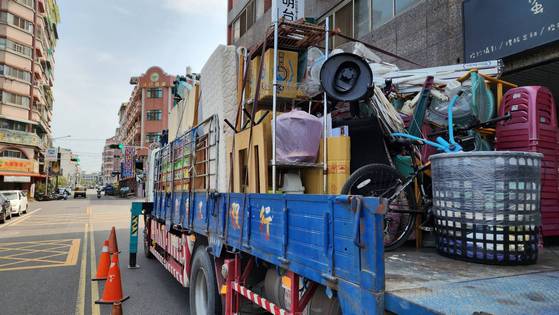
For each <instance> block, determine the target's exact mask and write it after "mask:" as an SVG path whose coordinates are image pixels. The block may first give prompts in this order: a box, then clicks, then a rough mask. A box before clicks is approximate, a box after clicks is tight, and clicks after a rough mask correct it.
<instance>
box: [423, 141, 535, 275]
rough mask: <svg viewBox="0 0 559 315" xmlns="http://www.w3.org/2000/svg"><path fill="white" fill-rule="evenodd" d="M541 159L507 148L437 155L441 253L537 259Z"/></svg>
mask: <svg viewBox="0 0 559 315" xmlns="http://www.w3.org/2000/svg"><path fill="white" fill-rule="evenodd" d="M541 159H542V155H541V154H539V153H527V152H508V151H476V152H463V153H448V154H447V153H443V154H436V155H432V156H431V157H430V160H431V163H432V165H431V168H432V177H433V210H434V216H435V232H436V239H437V251H438V252H439V253H440V254H442V255H444V256H448V257H451V258H457V259H462V260H468V261H473V262H479V263H486V264H498V265H523V264H532V263H535V262H536V260H537V258H538V233H539V225H540V167H541Z"/></svg>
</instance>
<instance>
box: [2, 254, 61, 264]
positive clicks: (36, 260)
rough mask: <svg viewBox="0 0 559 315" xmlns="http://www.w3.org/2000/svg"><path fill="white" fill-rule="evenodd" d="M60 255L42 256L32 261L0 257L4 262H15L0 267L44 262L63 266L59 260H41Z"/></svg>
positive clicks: (30, 259)
mask: <svg viewBox="0 0 559 315" xmlns="http://www.w3.org/2000/svg"><path fill="white" fill-rule="evenodd" d="M60 255H61V254H53V255H48V256H44V257H41V258H39V259H34V258H18V257H0V259H5V260H16V261H15V262H11V263H7V264H3V265H0V267H6V266H11V265H15V264H19V263H21V262H45V263H51V264H58V265H60V264H63V263H64V261H60V260H50V259H43V258H51V257H55V256H60Z"/></svg>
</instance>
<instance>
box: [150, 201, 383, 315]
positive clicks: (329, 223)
mask: <svg viewBox="0 0 559 315" xmlns="http://www.w3.org/2000/svg"><path fill="white" fill-rule="evenodd" d="M159 198H162V199H165V201H163V202H159V203H158V205H159V207H161V209H159V210H157V209H156V210H155V212H154V213H156V214H157V215H158V216H159V219H160V220H166V222H167V223H169V222H170V221H173V222H174V223H176V222H179V223H180V221H181V218H183V219H182V223H183V225H182V226H181V228H182V229H184V230H187V231H192V232H194V233H196V234H197V237H207V239H208V243H209V246H210V247H211V249H212V254H213V255H215V256H220V254H221V249H222V248H223V246H229V247H232V248H235V249H239V250H241V251H243V252H245V253H247V254H250V255H252V256H254V257H257V258H258V259H261V260H265V261H267V262H269V263H271V264H274V265H277V266H281V267H283V268H285V269H288V270H291V271H293V272H295V273H297V274H299V275H301V276H303V277H305V278H307V279H310V280H313V281H315V282H317V283H320V284H322V285H324V286H328V287H331V288H333V289H335V290H337V291H338V294H339V296H340V303H341V306H342V309H343V310H344V314H376V313H381V312H382V308H383V306H382V296H383V290H384V269H383V264H382V259H383V241H382V240H383V234H382V220H383V219H382V218H383V217H382V214H383V205H382V204H381V203H380V202H379V200H378V199H376V198H363V199H362V200H363V203H362V206H361V207H358V205H359V204H358V203H355V202H349V198H348V197H347V196H325V195H272V194H237V193H233V194H206V193H192V194H190V195H188V196H184V195H180V198H179V197H178V195H172V194H161V195H159ZM182 206H184V210H182V209H181V207H182ZM156 208H157V205H156ZM175 208H176V209H177V211H175ZM175 217H178V218H179V219H178V220H176V219H173V218H175ZM168 227H169V226H168ZM164 230H167V229H164ZM161 232H167V231H161ZM160 239H161V240H162V241H164V242H166V243H165V244H166V250H169V245H168V244H169V240H168V239H165V238H161V237H160ZM158 243H159V242H158ZM179 262H180V259H179ZM168 269H169V268H168ZM185 282H187V281H185ZM356 299H357V300H356Z"/></svg>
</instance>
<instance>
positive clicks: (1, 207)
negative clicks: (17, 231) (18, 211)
mask: <svg viewBox="0 0 559 315" xmlns="http://www.w3.org/2000/svg"><path fill="white" fill-rule="evenodd" d="M11 218H12V205H11V204H10V201H9V200H8V199H6V198H4V196H2V195H0V223H4V222H6V220H8V219H11Z"/></svg>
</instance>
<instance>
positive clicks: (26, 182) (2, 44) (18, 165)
mask: <svg viewBox="0 0 559 315" xmlns="http://www.w3.org/2000/svg"><path fill="white" fill-rule="evenodd" d="M59 21H60V16H59V11H58V6H57V3H56V1H55V0H2V1H0V175H1V177H0V189H25V190H29V188H30V186H31V184H32V183H34V182H36V181H39V180H41V179H42V178H44V177H45V171H46V168H45V167H44V152H45V150H46V148H47V147H48V146H50V144H51V143H50V142H51V141H50V137H51V134H52V130H51V121H52V107H53V95H52V87H53V83H54V76H53V70H54V67H55V60H54V51H55V47H56V42H57V40H58V32H57V24H58V23H59ZM14 178H15V179H16V182H14V181H13V180H14Z"/></svg>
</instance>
